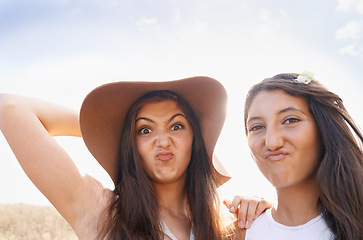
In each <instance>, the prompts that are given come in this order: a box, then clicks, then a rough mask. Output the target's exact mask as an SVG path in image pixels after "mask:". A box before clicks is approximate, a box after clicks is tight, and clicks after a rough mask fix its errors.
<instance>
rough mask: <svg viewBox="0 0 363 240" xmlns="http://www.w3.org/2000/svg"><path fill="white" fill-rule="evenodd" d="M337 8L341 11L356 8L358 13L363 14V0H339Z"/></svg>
mask: <svg viewBox="0 0 363 240" xmlns="http://www.w3.org/2000/svg"><path fill="white" fill-rule="evenodd" d="M337 1H338V6H337V9H338V10H340V11H349V10H352V9H353V10H356V11H357V12H358V13H360V14H363V0H337Z"/></svg>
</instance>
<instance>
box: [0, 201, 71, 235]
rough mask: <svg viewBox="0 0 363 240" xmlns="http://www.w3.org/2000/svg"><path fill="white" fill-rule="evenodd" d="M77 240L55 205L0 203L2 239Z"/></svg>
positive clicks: (0, 231) (0, 233) (0, 232)
mask: <svg viewBox="0 0 363 240" xmlns="http://www.w3.org/2000/svg"><path fill="white" fill-rule="evenodd" d="M5 239H6V240H76V239H77V237H76V235H75V234H74V232H73V230H72V229H71V227H70V226H69V225H68V223H67V222H66V221H65V220H64V219H63V218H62V217H61V216H60V214H59V213H58V212H57V211H56V210H55V209H54V208H53V207H46V206H30V205H25V204H16V205H10V204H5V205H4V204H0V240H5Z"/></svg>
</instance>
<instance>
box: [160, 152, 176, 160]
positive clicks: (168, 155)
mask: <svg viewBox="0 0 363 240" xmlns="http://www.w3.org/2000/svg"><path fill="white" fill-rule="evenodd" d="M173 156H174V154H173V153H172V152H170V151H161V152H158V153H157V155H156V158H157V159H159V160H161V161H168V160H170V159H172V158H173Z"/></svg>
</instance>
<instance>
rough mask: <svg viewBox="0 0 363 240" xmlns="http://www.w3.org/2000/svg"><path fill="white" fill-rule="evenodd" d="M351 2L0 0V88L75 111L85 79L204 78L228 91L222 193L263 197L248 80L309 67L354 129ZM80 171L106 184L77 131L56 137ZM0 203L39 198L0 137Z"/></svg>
mask: <svg viewBox="0 0 363 240" xmlns="http://www.w3.org/2000/svg"><path fill="white" fill-rule="evenodd" d="M362 66H363V0H338V1H337V0H305V1H293V0H273V1H272V0H254V1H251V0H193V1H190V0H185V1H176V0H154V1H146V0H103V1H101V0H88V1H85V0H24V1H21V0H19V1H18V0H0V92H5V93H14V94H22V95H27V96H32V97H37V98H41V99H44V100H47V101H52V102H56V103H60V104H63V105H65V106H68V107H70V108H73V109H76V110H79V108H80V106H81V104H82V100H83V99H84V97H85V96H86V95H87V93H88V92H89V91H91V90H92V89H93V88H95V87H96V86H98V85H100V84H103V83H108V82H113V81H121V80H128V81H130V80H135V81H138V80H150V81H164V80H176V79H181V78H185V77H191V76H209V77H212V78H215V79H217V80H219V81H220V82H221V83H222V84H223V85H224V86H225V87H226V90H227V92H228V95H229V102H228V115H227V120H226V124H225V127H224V129H223V131H222V133H221V136H220V139H219V142H218V144H217V147H216V150H215V152H216V154H217V155H218V156H219V158H220V159H221V160H222V161H223V164H224V165H225V167H226V168H227V170H228V171H229V173H230V174H231V175H232V176H233V179H232V180H231V181H230V182H228V183H227V184H225V186H223V187H222V189H221V194H222V198H224V197H227V198H231V197H232V196H233V195H235V194H244V195H246V194H247V195H259V196H263V197H264V198H266V199H270V200H272V201H273V200H274V198H275V195H274V189H273V187H272V186H271V185H270V184H269V183H268V182H267V181H266V180H265V179H264V177H263V176H262V174H260V172H259V171H258V169H257V167H256V166H255V164H254V162H253V160H252V158H251V157H250V152H249V150H248V148H247V143H246V139H245V135H244V126H243V120H242V119H243V113H242V112H243V104H244V97H245V95H246V92H247V90H248V88H249V87H250V86H252V85H253V84H254V83H257V82H259V81H261V80H262V79H264V78H267V77H271V76H273V75H275V74H278V73H283V72H296V73H300V72H303V71H305V70H309V71H313V72H314V73H315V78H316V79H317V80H319V81H320V82H321V83H322V84H324V85H325V86H326V87H327V88H328V89H330V90H331V91H333V92H335V93H337V94H338V95H339V96H340V97H341V98H342V99H343V101H344V103H345V105H346V107H347V109H348V111H350V113H351V115H352V116H353V118H354V119H355V121H356V122H357V123H358V125H359V126H362V125H363V111H362V110H361V108H362V107H361V105H362V103H363V95H362V93H363V91H362V90H363V81H362V76H363V67H362ZM56 140H57V141H58V142H59V144H61V145H62V146H63V147H64V148H66V150H67V151H68V152H69V154H70V155H71V157H72V158H73V159H74V161H75V163H76V165H77V166H78V167H79V169H80V171H81V172H82V173H88V174H91V175H93V176H95V177H96V178H97V179H98V180H100V181H101V182H102V183H104V184H105V186H112V185H111V181H110V179H109V178H108V176H107V174H106V173H105V172H104V171H103V169H102V168H101V167H100V166H99V165H98V164H97V162H96V161H95V160H94V159H93V158H92V156H91V155H90V154H89V152H88V151H87V149H86V148H85V146H84V144H83V142H82V139H79V138H73V137H57V138H56ZM0 203H26V204H35V205H49V202H48V201H47V199H46V198H45V197H43V196H42V195H41V193H39V191H38V190H37V189H36V188H35V187H34V186H33V185H32V183H31V182H30V180H29V179H28V178H27V177H26V175H25V174H24V172H23V171H22V169H21V167H20V166H19V164H18V162H17V161H16V159H15V157H14V155H13V154H12V152H11V149H10V148H9V146H8V145H7V143H6V141H5V139H4V137H3V136H2V135H1V134H0Z"/></svg>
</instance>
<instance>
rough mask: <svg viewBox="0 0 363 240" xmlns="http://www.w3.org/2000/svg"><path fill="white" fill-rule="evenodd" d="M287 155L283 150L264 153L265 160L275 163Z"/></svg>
mask: <svg viewBox="0 0 363 240" xmlns="http://www.w3.org/2000/svg"><path fill="white" fill-rule="evenodd" d="M287 155H288V152H287V151H285V150H282V149H281V150H275V151H266V152H265V154H264V157H265V159H267V160H269V161H272V162H277V161H281V160H283V159H284V158H285V157H286V156H287Z"/></svg>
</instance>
